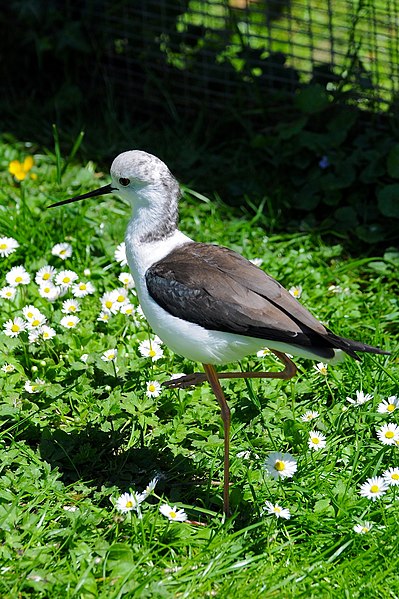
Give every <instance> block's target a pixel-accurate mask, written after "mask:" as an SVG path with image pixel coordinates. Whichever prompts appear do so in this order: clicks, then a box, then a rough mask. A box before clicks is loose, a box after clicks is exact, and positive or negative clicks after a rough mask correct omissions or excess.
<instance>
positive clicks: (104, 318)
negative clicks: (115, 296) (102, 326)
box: [97, 311, 111, 322]
mask: <svg viewBox="0 0 399 599" xmlns="http://www.w3.org/2000/svg"><path fill="white" fill-rule="evenodd" d="M110 317H111V314H110V312H103V311H101V312H100V314H99V315H98V318H97V320H99V321H100V322H108V321H109V319H110Z"/></svg>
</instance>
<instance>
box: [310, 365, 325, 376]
mask: <svg viewBox="0 0 399 599" xmlns="http://www.w3.org/2000/svg"><path fill="white" fill-rule="evenodd" d="M313 368H314V369H315V370H317V372H318V373H319V374H322V375H323V376H327V368H328V364H324V362H318V364H313Z"/></svg>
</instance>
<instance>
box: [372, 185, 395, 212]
mask: <svg viewBox="0 0 399 599" xmlns="http://www.w3.org/2000/svg"><path fill="white" fill-rule="evenodd" d="M377 198H378V207H379V209H380V210H381V212H382V214H383V215H384V216H389V217H391V218H399V183H393V184H392V185H386V186H385V187H383V188H382V189H381V190H380V191H379V192H378V195H377Z"/></svg>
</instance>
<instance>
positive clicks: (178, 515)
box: [159, 503, 187, 522]
mask: <svg viewBox="0 0 399 599" xmlns="http://www.w3.org/2000/svg"><path fill="white" fill-rule="evenodd" d="M159 511H160V512H161V514H162V515H163V516H166V517H167V518H169V520H171V521H174V522H185V521H186V520H187V514H186V512H185V511H184V510H178V509H177V508H176V506H174V507H170V505H168V504H167V503H164V504H163V505H161V507H160V508H159Z"/></svg>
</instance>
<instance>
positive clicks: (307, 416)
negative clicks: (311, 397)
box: [301, 410, 319, 422]
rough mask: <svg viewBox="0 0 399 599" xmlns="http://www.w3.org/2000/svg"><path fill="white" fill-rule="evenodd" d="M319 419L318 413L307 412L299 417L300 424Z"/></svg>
mask: <svg viewBox="0 0 399 599" xmlns="http://www.w3.org/2000/svg"><path fill="white" fill-rule="evenodd" d="M318 417H319V412H316V411H313V410H308V411H307V412H305V413H304V414H303V415H302V416H301V420H302V422H310V421H311V420H315V419H316V418H318Z"/></svg>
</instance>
